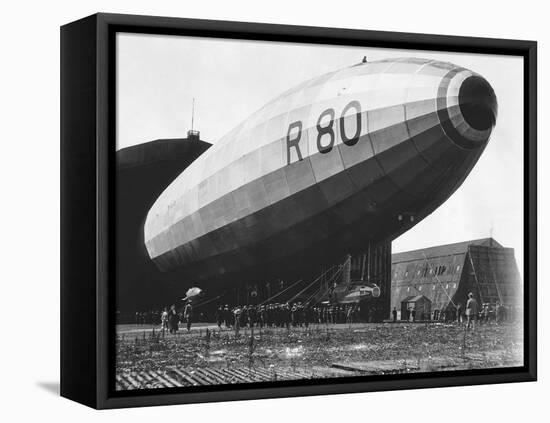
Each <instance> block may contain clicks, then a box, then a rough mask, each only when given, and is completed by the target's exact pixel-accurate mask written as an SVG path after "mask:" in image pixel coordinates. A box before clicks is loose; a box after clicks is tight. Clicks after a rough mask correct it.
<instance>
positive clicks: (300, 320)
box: [134, 302, 360, 333]
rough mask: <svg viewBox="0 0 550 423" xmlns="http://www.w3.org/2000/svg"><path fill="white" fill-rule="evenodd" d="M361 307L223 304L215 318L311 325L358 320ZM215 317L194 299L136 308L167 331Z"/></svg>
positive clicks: (223, 324)
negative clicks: (159, 307)
mask: <svg viewBox="0 0 550 423" xmlns="http://www.w3.org/2000/svg"><path fill="white" fill-rule="evenodd" d="M359 312H360V307H359V305H357V304H319V305H307V304H303V303H301V302H296V303H270V304H260V305H251V304H248V305H237V306H230V305H229V304H225V305H224V304H221V305H219V306H218V307H217V309H216V311H215V315H214V320H215V321H216V324H217V325H218V327H219V328H220V329H221V328H232V329H238V328H244V327H248V328H253V327H261V328H263V327H273V328H275V327H286V328H291V327H306V328H307V327H309V325H310V324H315V323H317V324H329V323H331V324H332V323H354V322H358V321H359ZM209 320H210V321H211V319H210V318H209V316H208V315H207V314H206V313H205V312H202V311H199V312H195V309H194V306H193V304H192V303H191V302H187V303H186V305H185V307H183V308H180V309H177V308H176V306H175V305H174V304H173V305H172V306H170V307H165V308H164V309H163V310H149V311H146V312H136V313H135V315H134V323H135V324H137V325H161V329H162V330H163V331H168V332H170V333H176V332H178V330H179V329H180V325H185V327H186V328H187V330H190V329H191V326H192V323H193V322H194V321H201V322H204V321H209Z"/></svg>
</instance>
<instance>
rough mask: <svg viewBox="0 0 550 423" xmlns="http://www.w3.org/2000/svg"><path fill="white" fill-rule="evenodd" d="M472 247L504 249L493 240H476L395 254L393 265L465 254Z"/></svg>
mask: <svg viewBox="0 0 550 423" xmlns="http://www.w3.org/2000/svg"><path fill="white" fill-rule="evenodd" d="M471 245H476V246H485V247H496V248H504V247H503V246H502V245H501V244H499V243H498V242H497V241H495V240H494V239H493V238H481V239H476V240H470V241H463V242H457V243H454V244H447V245H438V246H435V247H429V248H422V249H419V250H412V251H406V252H402V253H395V254H392V264H395V263H401V262H406V261H415V260H424V259H425V258H434V257H441V256H451V255H456V254H465V253H466V252H467V251H468V247H469V246H471Z"/></svg>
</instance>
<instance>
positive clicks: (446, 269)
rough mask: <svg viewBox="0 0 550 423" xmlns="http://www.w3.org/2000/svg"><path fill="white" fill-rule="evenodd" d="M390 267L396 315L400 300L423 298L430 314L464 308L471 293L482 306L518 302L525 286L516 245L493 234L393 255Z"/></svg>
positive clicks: (393, 304) (392, 306)
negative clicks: (504, 244)
mask: <svg viewBox="0 0 550 423" xmlns="http://www.w3.org/2000/svg"><path fill="white" fill-rule="evenodd" d="M391 271H392V275H391V276H392V282H391V308H392V310H393V308H394V307H395V308H396V310H397V312H398V315H402V313H401V310H402V306H403V303H408V302H415V301H417V302H424V303H425V302H426V300H427V302H428V303H429V305H430V309H431V314H432V315H433V314H434V312H435V313H436V315H437V312H440V311H441V310H453V309H455V307H456V306H457V305H458V304H459V303H460V304H462V306H464V304H465V303H466V300H467V296H468V293H470V292H471V293H473V294H474V296H475V297H476V298H477V300H478V302H479V303H481V304H484V303H491V304H495V303H497V302H498V303H501V304H504V305H506V306H510V307H518V306H519V305H520V304H521V298H522V293H523V288H522V283H521V278H520V275H519V270H518V267H517V264H516V260H515V256H514V249H513V248H505V247H503V246H502V245H500V244H499V243H498V242H497V241H495V240H494V239H493V238H484V239H478V240H472V241H465V242H459V243H456V244H448V245H440V246H436V247H430V248H425V249H420V250H414V251H407V252H402V253H396V254H393V255H392V270H391ZM423 307H425V306H424V305H423ZM428 313H430V312H428ZM399 317H400V318H404V317H403V316H399ZM418 317H420V316H418Z"/></svg>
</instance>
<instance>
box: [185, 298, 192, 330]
mask: <svg viewBox="0 0 550 423" xmlns="http://www.w3.org/2000/svg"><path fill="white" fill-rule="evenodd" d="M183 318H184V320H185V321H186V322H187V332H189V331H190V330H191V322H192V319H193V306H192V305H191V301H188V302H187V305H186V306H185V309H184V310H183Z"/></svg>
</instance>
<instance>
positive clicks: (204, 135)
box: [117, 33, 524, 278]
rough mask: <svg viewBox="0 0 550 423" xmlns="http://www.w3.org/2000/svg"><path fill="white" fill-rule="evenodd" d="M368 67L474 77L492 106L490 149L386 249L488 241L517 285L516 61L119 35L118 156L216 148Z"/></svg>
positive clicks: (519, 102) (519, 64) (519, 95)
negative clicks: (419, 64)
mask: <svg viewBox="0 0 550 423" xmlns="http://www.w3.org/2000/svg"><path fill="white" fill-rule="evenodd" d="M363 56H367V59H368V60H369V61H374V60H379V59H385V58H396V57H411V56H413V57H422V58H427V59H437V60H443V61H448V62H452V63H455V64H457V65H460V66H463V67H465V68H468V69H470V70H472V71H475V72H478V73H480V74H481V75H482V76H483V77H485V78H486V79H487V80H488V81H489V83H490V84H491V85H492V87H493V89H494V90H495V93H496V95H497V99H498V119H497V124H496V127H495V129H494V130H493V134H492V136H491V139H490V141H489V144H488V146H487V148H486V149H485V151H484V153H483V154H482V156H481V158H480V159H479V161H478V163H477V164H476V166H475V167H474V169H473V170H472V172H471V173H470V175H469V176H468V177H467V178H466V180H465V182H464V183H463V184H462V186H461V187H460V188H459V189H458V190H457V191H456V192H455V193H454V194H453V195H452V196H451V197H450V198H449V199H448V200H447V201H446V202H445V203H444V204H443V205H442V206H441V207H439V208H438V209H437V210H436V211H435V212H434V213H432V214H431V215H430V216H428V217H427V218H426V219H424V220H423V221H422V222H420V223H418V224H417V225H416V226H415V227H414V228H412V229H411V230H409V231H408V232H406V233H405V234H403V235H401V236H400V237H399V238H397V239H396V240H394V242H393V243H392V250H393V252H401V251H408V250H412V249H417V248H424V247H429V246H434V245H440V244H448V243H453V242H460V241H465V240H469V239H477V238H486V237H489V236H490V235H491V234H492V236H493V238H495V239H496V240H497V241H498V242H499V243H501V244H502V245H504V246H505V247H512V248H514V249H515V252H516V260H517V262H518V266H519V269H520V274H521V276H522V278H523V263H524V259H523V236H524V234H523V58H521V57H514V56H498V55H483V54H465V53H447V52H437V51H433V52H432V51H414V50H398V49H381V48H364V47H343V46H327V45H313V44H297V43H274V42H264V41H242V40H227V39H212V38H196V37H181V36H165V35H149V34H120V33H119V34H118V36H117V149H120V148H124V147H128V146H131V145H135V144H140V143H143V142H148V141H151V140H154V139H159V138H183V137H185V136H186V134H187V130H188V129H191V116H192V102H193V98H195V118H194V129H196V130H200V132H201V139H203V140H205V141H208V142H211V143H215V142H216V141H217V140H218V139H220V138H221V137H222V136H223V135H225V134H226V133H227V132H229V131H230V130H231V129H233V128H234V127H235V126H237V125H238V124H239V123H241V122H242V121H244V120H245V119H247V118H248V117H249V116H250V115H251V114H252V113H254V112H255V111H256V110H258V109H260V108H261V107H262V106H263V105H264V104H266V103H268V102H269V101H271V100H272V99H274V98H275V97H277V96H278V95H279V94H281V93H282V92H284V91H286V90H288V89H289V88H292V87H293V86H295V85H297V84H299V83H301V82H303V81H305V80H307V79H310V78H313V77H316V76H319V75H322V74H324V73H326V72H330V71H334V70H337V69H341V68H344V67H348V66H351V65H353V64H355V63H358V62H360V61H361V59H362V58H363Z"/></svg>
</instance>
